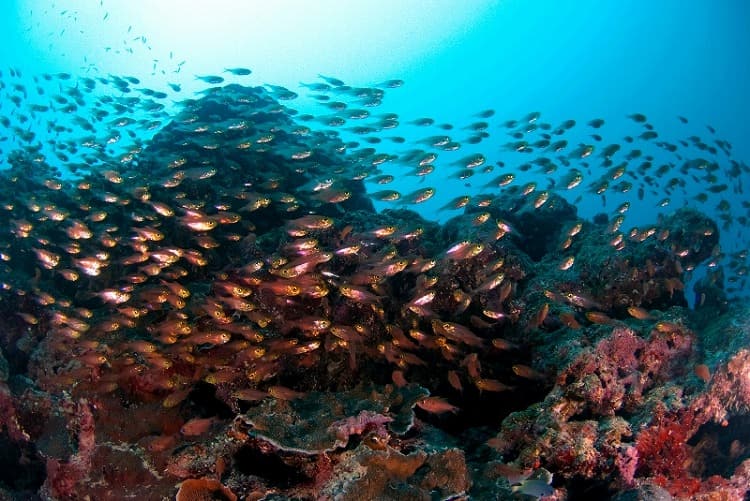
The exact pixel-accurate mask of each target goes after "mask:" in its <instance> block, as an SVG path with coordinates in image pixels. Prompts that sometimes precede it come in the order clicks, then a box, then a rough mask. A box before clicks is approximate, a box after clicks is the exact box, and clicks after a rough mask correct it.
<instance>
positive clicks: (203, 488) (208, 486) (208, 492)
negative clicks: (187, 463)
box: [175, 478, 237, 501]
mask: <svg viewBox="0 0 750 501" xmlns="http://www.w3.org/2000/svg"><path fill="white" fill-rule="evenodd" d="M216 500H226V501H237V496H236V495H235V494H234V493H233V492H232V491H231V490H229V489H228V488H227V487H225V486H224V485H222V483H221V482H219V481H218V480H216V479H213V478H189V479H187V480H184V481H183V482H182V483H181V484H180V490H179V491H177V497H175V501H216Z"/></svg>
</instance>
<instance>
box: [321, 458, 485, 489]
mask: <svg viewBox="0 0 750 501" xmlns="http://www.w3.org/2000/svg"><path fill="white" fill-rule="evenodd" d="M470 487H471V479H470V475H469V471H468V469H467V465H466V460H465V458H464V455H463V452H461V451H460V450H458V449H448V450H444V451H440V452H433V453H429V454H428V453H426V452H424V451H422V450H420V451H417V452H413V453H410V454H402V453H400V452H398V451H396V450H395V449H392V448H387V449H385V450H374V449H371V448H369V447H367V446H366V445H360V446H359V447H357V448H356V449H354V450H352V451H347V452H346V453H344V454H343V455H342V457H341V461H340V462H339V464H338V465H336V467H335V468H334V471H333V475H332V478H331V479H330V480H329V481H328V482H327V483H326V484H325V485H324V486H323V488H322V490H321V494H322V496H323V497H324V498H330V499H338V500H341V501H347V500H352V501H355V500H360V499H393V500H405V501H406V500H425V501H427V500H430V499H435V498H439V499H448V498H453V497H455V496H459V495H461V494H464V493H466V492H468V490H469V488H470Z"/></svg>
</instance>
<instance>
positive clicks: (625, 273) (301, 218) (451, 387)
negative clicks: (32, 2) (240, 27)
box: [0, 85, 750, 500]
mask: <svg viewBox="0 0 750 501" xmlns="http://www.w3.org/2000/svg"><path fill="white" fill-rule="evenodd" d="M277 90H278V89H277ZM373 92H374V91H373ZM274 95H275V94H274V92H272V91H269V90H268V89H263V88H245V87H240V86H236V85H233V86H227V87H223V88H215V89H212V90H210V91H207V92H206V95H205V96H204V97H202V98H201V99H198V100H193V101H190V102H187V103H185V109H184V111H183V112H182V113H181V114H180V115H178V116H177V117H175V119H174V120H173V121H172V122H171V123H169V124H168V125H166V126H165V127H164V128H163V129H162V130H161V131H160V132H159V133H158V134H157V135H156V137H154V138H153V140H152V141H150V142H149V143H148V144H146V145H145V146H144V147H143V148H140V149H138V150H137V151H134V152H133V153H132V154H130V155H127V156H126V157H125V158H123V159H120V161H119V162H118V165H117V166H116V167H115V166H112V165H110V166H111V167H112V169H110V170H107V171H103V172H100V171H98V170H96V169H92V171H91V172H82V173H81V174H80V179H79V180H77V181H76V182H75V183H59V185H58V183H56V182H55V176H54V174H55V172H54V168H53V167H52V166H51V165H49V164H48V163H47V162H46V161H45V160H44V159H40V158H38V157H36V156H34V155H32V154H31V153H30V152H16V153H15V154H14V155H13V156H12V162H11V163H12V167H11V168H10V169H9V170H7V171H2V172H0V177H2V180H3V183H4V185H7V186H11V187H12V188H13V190H14V193H13V194H11V193H9V194H8V195H9V202H8V204H7V206H6V207H5V208H4V210H5V211H6V212H7V215H8V217H7V218H5V219H4V220H2V221H0V226H1V227H2V231H3V232H4V233H3V234H5V235H11V237H12V239H13V240H12V245H7V246H4V247H3V249H4V254H3V255H4V256H6V255H7V260H6V261H8V262H9V263H12V266H11V265H7V266H6V265H3V268H2V279H3V295H2V297H1V300H0V313H2V314H1V315H0V348H1V349H2V351H1V352H0V427H1V429H2V433H1V434H0V444H2V445H3V446H4V447H3V450H4V452H3V455H2V457H0V465H5V464H17V465H25V466H26V467H25V471H26V472H27V473H26V475H25V476H18V475H16V471H17V470H9V473H7V474H3V475H2V476H0V487H1V488H2V489H3V491H2V492H0V496H5V497H8V498H11V499H13V498H17V499H19V498H24V499H31V498H33V497H36V498H42V499H107V498H112V496H114V497H116V498H123V499H124V498H131V497H143V498H146V497H148V498H150V499H161V498H166V499H168V498H173V497H175V496H176V499H178V500H199V499H226V500H234V499H269V500H271V499H289V498H297V499H410V500H411V499H460V498H463V497H467V496H469V497H472V498H476V499H486V498H490V497H494V498H500V499H524V498H526V499H528V498H543V499H581V498H584V497H588V498H602V499H603V498H606V497H613V496H617V498H618V499H629V498H630V497H635V498H638V497H641V498H649V496H651V498H658V497H659V496H662V497H664V498H665V499H666V498H668V496H672V497H675V498H678V499H742V498H743V496H745V495H746V494H747V485H748V482H750V478H749V477H750V437H748V436H747V432H746V431H745V429H746V428H747V426H746V425H747V424H748V420H750V351H748V350H747V349H746V348H745V346H746V344H747V340H748V338H749V336H750V334H749V332H750V330H749V329H748V325H747V318H748V310H747V309H746V308H743V309H735V310H734V311H730V310H728V309H727V310H724V311H723V313H722V314H721V316H720V317H718V318H716V315H714V317H713V318H711V317H710V313H709V311H708V308H709V305H711V304H712V303H711V298H706V297H705V296H706V294H710V293H711V291H712V290H714V289H716V290H721V284H720V281H718V280H713V281H711V280H709V282H710V283H709V282H706V283H704V284H703V285H702V286H701V288H700V291H701V292H700V293H701V294H702V295H703V301H701V303H700V305H699V307H698V308H697V309H696V310H690V309H689V308H688V307H687V298H686V296H685V283H686V281H687V279H688V273H689V272H690V271H691V270H693V269H695V268H696V267H697V266H699V265H700V264H701V263H703V262H705V261H706V260H709V259H711V258H712V257H714V254H715V253H716V251H715V249H716V246H717V242H718V233H719V232H718V228H717V226H716V224H715V223H714V222H713V221H711V220H710V219H709V218H707V217H705V216H704V215H702V214H701V213H699V212H697V211H694V210H691V209H680V210H678V211H676V212H675V213H674V214H673V215H671V216H669V217H665V218H663V219H662V220H661V221H659V223H658V224H657V225H655V226H654V227H652V228H647V229H641V230H638V229H633V230H632V231H630V232H629V233H627V234H625V233H621V232H619V227H620V224H622V221H621V220H619V222H618V221H609V220H608V219H607V218H606V217H601V218H596V219H595V220H594V221H584V220H582V219H579V217H578V215H577V211H576V208H575V207H574V206H573V205H572V204H570V203H568V202H567V201H566V200H565V199H564V198H562V197H561V196H558V195H557V194H554V193H552V194H549V193H547V194H546V195H544V196H542V198H535V199H530V198H529V197H528V196H527V195H528V193H524V190H521V189H515V190H514V189H508V190H505V191H504V192H503V193H501V194H500V195H497V196H491V197H489V196H488V197H487V198H486V200H485V201H483V202H482V203H481V204H473V205H470V206H466V208H465V209H464V212H463V213H462V214H461V215H458V216H456V217H455V218H453V219H452V220H450V221H448V222H447V223H445V224H442V225H439V224H437V223H433V222H430V221H427V220H425V219H422V218H421V217H420V216H419V215H418V214H417V213H415V212H413V211H411V210H409V209H408V208H405V207H399V208H397V209H395V210H383V211H381V212H376V211H375V210H374V207H373V203H372V201H371V199H370V197H369V196H368V195H367V190H366V189H365V184H364V179H365V178H366V177H368V176H372V174H375V173H377V169H378V166H379V165H380V164H382V163H383V162H386V161H388V159H389V158H388V156H387V155H386V156H383V154H381V153H377V152H376V151H375V150H374V149H373V148H359V149H356V148H355V147H353V146H352V147H350V145H348V144H347V143H345V142H344V141H343V140H342V139H341V138H339V137H338V136H336V135H335V134H331V133H327V132H324V131H315V130H311V129H310V128H309V127H307V126H305V125H303V123H304V121H305V120H307V119H308V118H306V117H302V116H297V113H296V112H294V110H292V109H290V108H287V107H285V106H284V105H282V104H280V102H279V100H278V99H277V97H278V96H277V97H274ZM111 163H113V162H111ZM82 170H83V169H82ZM531 191H533V190H531ZM531 191H529V193H531ZM386 195H387V194H386ZM386 195H381V196H386ZM429 196H431V194H430V192H429V191H426V190H425V189H421V190H419V191H418V192H415V194H413V196H412V201H419V200H418V199H419V198H420V197H429ZM537 196H538V195H537ZM61 221H64V223H62V224H61ZM493 221H494V222H493ZM32 232H33V238H32V237H31V235H32ZM561 250H562V251H564V252H565V254H566V256H567V258H565V259H561V255H560V252H561ZM572 258H575V259H572ZM4 259H5V258H4ZM574 261H575V265H574ZM724 299H725V298H723V297H722V298H721V299H719V298H717V299H716V304H719V303H721V302H723V301H724ZM711 311H713V312H714V313H715V312H716V311H717V310H711ZM728 435H729V436H732V437H733V438H732V439H731V440H730V439H727V438H726V437H727V436H728ZM12 476H15V477H16V478H12Z"/></svg>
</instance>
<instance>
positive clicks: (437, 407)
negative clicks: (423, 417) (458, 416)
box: [416, 397, 460, 414]
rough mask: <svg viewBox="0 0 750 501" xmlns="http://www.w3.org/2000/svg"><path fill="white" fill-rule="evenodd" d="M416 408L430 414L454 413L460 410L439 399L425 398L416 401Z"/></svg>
mask: <svg viewBox="0 0 750 501" xmlns="http://www.w3.org/2000/svg"><path fill="white" fill-rule="evenodd" d="M416 405H417V407H419V408H420V409H422V410H424V411H427V412H429V413H430V414H444V413H446V412H453V413H456V412H458V411H459V410H460V409H459V408H458V407H456V406H455V405H453V404H451V403H449V402H448V401H447V400H445V399H444V398H441V397H425V398H422V399H420V400H418V401H417V404H416Z"/></svg>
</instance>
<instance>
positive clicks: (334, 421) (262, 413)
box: [241, 386, 427, 454]
mask: <svg viewBox="0 0 750 501" xmlns="http://www.w3.org/2000/svg"><path fill="white" fill-rule="evenodd" d="M426 395H427V392H426V391H425V390H424V389H422V388H419V387H417V386H409V387H406V388H399V389H388V390H386V391H385V392H383V393H378V392H376V391H371V392H366V391H363V390H352V391H346V392H339V393H317V392H311V393H309V394H307V395H305V396H304V397H303V398H297V399H294V400H291V401H289V402H287V401H283V400H276V399H270V400H266V401H264V402H263V403H262V404H261V405H259V406H258V407H254V408H251V409H250V410H249V411H248V412H247V414H245V415H244V416H242V418H241V419H242V420H243V421H244V422H245V424H246V425H248V426H250V429H249V430H248V434H250V435H251V436H254V437H257V438H258V439H259V440H262V441H267V442H269V443H271V444H273V446H274V447H277V448H278V449H281V450H285V451H299V452H302V453H305V454H319V453H322V452H326V451H332V450H334V449H336V448H341V447H345V446H346V445H347V442H348V441H349V437H350V436H354V435H359V436H363V435H365V434H368V433H374V434H376V435H382V436H383V437H386V436H387V435H388V430H386V428H385V426H386V425H388V427H389V429H390V430H392V431H394V432H395V433H398V434H402V433H405V432H406V431H407V430H408V429H409V428H410V427H411V423H412V419H413V413H412V408H413V407H414V405H415V404H416V402H417V401H418V400H419V399H421V398H423V397H425V396H426ZM396 409H399V410H400V412H394V411H395V410H396Z"/></svg>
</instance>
